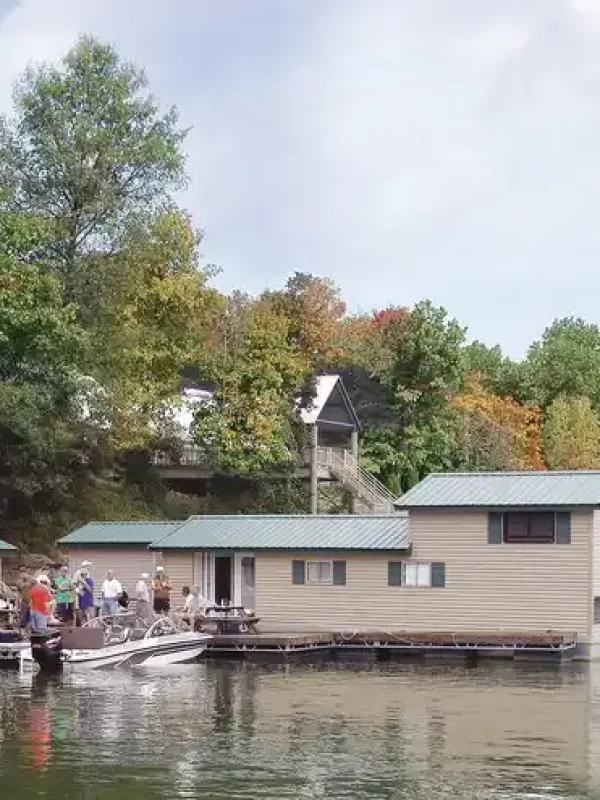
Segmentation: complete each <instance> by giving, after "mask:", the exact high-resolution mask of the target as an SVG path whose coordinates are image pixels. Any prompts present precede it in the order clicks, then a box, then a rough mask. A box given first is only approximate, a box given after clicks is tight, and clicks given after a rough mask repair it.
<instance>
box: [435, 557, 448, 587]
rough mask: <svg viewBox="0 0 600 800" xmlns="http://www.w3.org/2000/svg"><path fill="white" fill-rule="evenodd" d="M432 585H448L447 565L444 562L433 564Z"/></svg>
mask: <svg viewBox="0 0 600 800" xmlns="http://www.w3.org/2000/svg"><path fill="white" fill-rule="evenodd" d="M431 585H432V586H438V587H444V586H445V585H446V565H445V564H444V562H443V561H434V562H433V563H432V564H431Z"/></svg>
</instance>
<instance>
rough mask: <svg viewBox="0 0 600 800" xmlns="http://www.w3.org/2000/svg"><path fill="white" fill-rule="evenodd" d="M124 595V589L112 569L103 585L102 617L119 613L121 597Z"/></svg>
mask: <svg viewBox="0 0 600 800" xmlns="http://www.w3.org/2000/svg"><path fill="white" fill-rule="evenodd" d="M122 594H123V588H122V586H121V584H120V583H119V581H118V580H117V579H116V578H115V573H114V571H113V570H112V569H109V570H107V571H106V580H105V581H103V583H102V615H103V616H107V615H112V614H117V613H118V612H119V597H120V596H121V595H122Z"/></svg>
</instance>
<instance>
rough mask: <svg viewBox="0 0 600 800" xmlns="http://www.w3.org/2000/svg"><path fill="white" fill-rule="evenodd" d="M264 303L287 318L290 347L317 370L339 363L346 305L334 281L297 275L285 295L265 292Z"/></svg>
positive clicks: (280, 292) (290, 281) (293, 277)
mask: <svg viewBox="0 0 600 800" xmlns="http://www.w3.org/2000/svg"><path fill="white" fill-rule="evenodd" d="M263 300H265V301H266V302H268V303H270V304H272V305H273V308H274V309H275V311H276V312H277V313H278V314H281V315H283V316H285V317H287V319H288V320H289V337H290V343H291V344H292V345H293V346H294V347H295V348H297V349H298V350H299V352H300V353H302V354H303V355H304V357H305V358H306V359H307V360H308V361H309V362H310V363H311V364H312V365H313V367H314V368H315V369H323V368H324V367H327V366H329V365H331V364H332V363H337V362H338V361H339V359H340V356H341V354H342V341H341V340H342V328H341V321H342V318H343V316H344V314H345V312H346V304H345V303H344V301H343V300H342V299H341V296H340V290H339V288H338V287H337V286H336V285H335V283H334V282H333V281H331V280H329V279H328V278H319V277H317V276H315V275H309V274H306V273H303V272H295V273H294V275H292V277H291V278H289V280H288V281H287V283H286V285H285V288H284V289H283V290H282V291H277V292H265V293H264V294H263Z"/></svg>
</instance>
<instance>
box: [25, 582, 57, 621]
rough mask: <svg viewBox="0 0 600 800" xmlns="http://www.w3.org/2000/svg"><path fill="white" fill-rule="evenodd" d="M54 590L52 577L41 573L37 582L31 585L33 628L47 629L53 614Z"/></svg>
mask: <svg viewBox="0 0 600 800" xmlns="http://www.w3.org/2000/svg"><path fill="white" fill-rule="evenodd" d="M52 599H53V597H52V592H51V591H50V578H49V577H48V576H47V575H43V574H42V575H40V576H39V578H38V579H37V583H36V584H35V585H34V586H32V587H31V592H30V604H31V629H32V630H33V631H45V630H47V628H48V620H49V619H50V615H51V603H52Z"/></svg>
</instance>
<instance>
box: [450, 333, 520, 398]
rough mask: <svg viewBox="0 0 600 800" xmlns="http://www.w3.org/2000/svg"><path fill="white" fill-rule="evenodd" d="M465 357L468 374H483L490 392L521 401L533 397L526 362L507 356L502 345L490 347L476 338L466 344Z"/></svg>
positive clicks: (485, 384)
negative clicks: (527, 376)
mask: <svg viewBox="0 0 600 800" xmlns="http://www.w3.org/2000/svg"><path fill="white" fill-rule="evenodd" d="M463 357H464V361H465V372H466V374H467V375H473V374H479V375H481V380H482V381H483V386H484V388H485V389H486V390H487V391H488V392H491V393H492V394H497V395H504V396H510V397H513V398H515V399H516V400H519V401H521V402H527V401H529V400H530V399H531V392H530V387H528V385H527V382H526V374H525V367H524V364H523V363H522V362H520V361H513V360H512V359H510V358H508V357H507V356H505V355H504V353H503V352H502V349H501V347H500V345H495V346H494V347H488V346H487V345H485V344H483V342H479V341H477V340H476V341H474V342H470V343H469V344H468V345H466V346H465V348H464V350H463Z"/></svg>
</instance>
